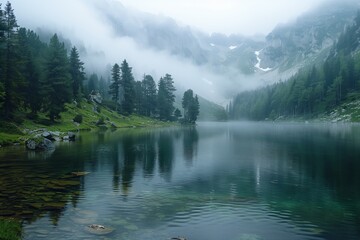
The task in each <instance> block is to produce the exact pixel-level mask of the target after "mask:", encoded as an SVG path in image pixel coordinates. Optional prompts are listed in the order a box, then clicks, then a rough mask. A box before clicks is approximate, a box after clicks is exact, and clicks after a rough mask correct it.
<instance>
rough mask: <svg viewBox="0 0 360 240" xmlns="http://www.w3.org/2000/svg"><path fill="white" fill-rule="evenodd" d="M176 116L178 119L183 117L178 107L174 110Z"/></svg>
mask: <svg viewBox="0 0 360 240" xmlns="http://www.w3.org/2000/svg"><path fill="white" fill-rule="evenodd" d="M174 117H175V118H176V120H178V119H179V118H181V117H182V115H181V111H180V109H178V108H177V109H175V111H174Z"/></svg>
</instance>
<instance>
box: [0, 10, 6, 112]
mask: <svg viewBox="0 0 360 240" xmlns="http://www.w3.org/2000/svg"><path fill="white" fill-rule="evenodd" d="M4 45H5V19H4V10H3V9H2V5H1V3H0V111H1V110H2V107H3V104H4V100H5V89H4V67H5V59H4V56H5V49H4Z"/></svg>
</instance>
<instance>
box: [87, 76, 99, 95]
mask: <svg viewBox="0 0 360 240" xmlns="http://www.w3.org/2000/svg"><path fill="white" fill-rule="evenodd" d="M98 88H99V77H98V75H97V74H96V73H93V74H91V75H90V78H89V80H88V83H87V91H86V94H87V95H89V94H91V93H92V92H96V91H97V89H98Z"/></svg>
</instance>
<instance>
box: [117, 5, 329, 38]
mask: <svg viewBox="0 0 360 240" xmlns="http://www.w3.org/2000/svg"><path fill="white" fill-rule="evenodd" d="M120 1H121V2H122V3H123V4H125V5H126V6H131V7H133V8H136V9H141V10H142V11H146V12H151V13H154V14H162V15H167V16H171V17H173V18H175V19H176V20H178V21H180V22H183V23H184V24H187V25H191V26H195V27H197V28H199V29H201V30H202V31H206V32H208V33H212V32H221V33H225V34H234V33H235V34H244V35H254V34H258V33H261V34H267V33H269V32H270V31H271V30H273V28H274V27H275V26H276V25H277V24H278V23H282V22H288V21H291V20H293V19H294V18H296V17H297V16H299V15H300V14H302V13H304V12H306V11H308V10H309V9H311V8H313V7H315V6H318V5H319V4H320V3H322V2H324V1H326V0H196V1H194V0H181V1H169V0H152V1H149V0H120ZM175 2H176V3H175Z"/></svg>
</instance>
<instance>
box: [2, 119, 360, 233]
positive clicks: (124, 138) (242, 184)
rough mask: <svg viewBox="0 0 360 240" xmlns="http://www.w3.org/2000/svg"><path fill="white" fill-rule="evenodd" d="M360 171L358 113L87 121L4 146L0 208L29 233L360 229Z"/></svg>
mask: <svg viewBox="0 0 360 240" xmlns="http://www.w3.org/2000/svg"><path fill="white" fill-rule="evenodd" d="M74 171H88V172H91V173H90V174H88V175H86V176H83V177H73V176H72V175H71V174H70V173H71V172H74ZM359 173H360V126H359V125H347V124H344V125H342V124H341V125H331V124H329V125H312V124H273V123H201V124H199V126H197V127H196V128H181V127H179V128H167V129H153V130H149V129H129V130H118V131H115V132H110V131H108V132H99V133H82V134H81V135H80V136H79V137H78V141H77V142H75V143H67V144H66V143H62V144H59V145H58V146H57V148H56V150H55V151H54V152H48V153H33V152H27V151H24V150H23V149H22V148H5V149H0V215H3V216H11V217H18V218H21V219H23V232H24V233H23V237H24V239H26V240H27V239H119V240H120V239H149V240H152V239H154V240H155V239H164V240H165V239H169V238H171V237H177V236H185V237H187V239H189V240H204V239H209V240H215V239H216V240H218V239H234V240H250V239H252V240H254V239H256V240H259V239H359V238H360V174H359ZM89 224H101V225H105V226H109V227H112V228H114V229H115V231H114V232H113V233H111V234H110V235H106V236H96V235H91V234H89V233H88V232H86V231H85V230H84V228H85V227H86V226H87V225H89Z"/></svg>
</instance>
